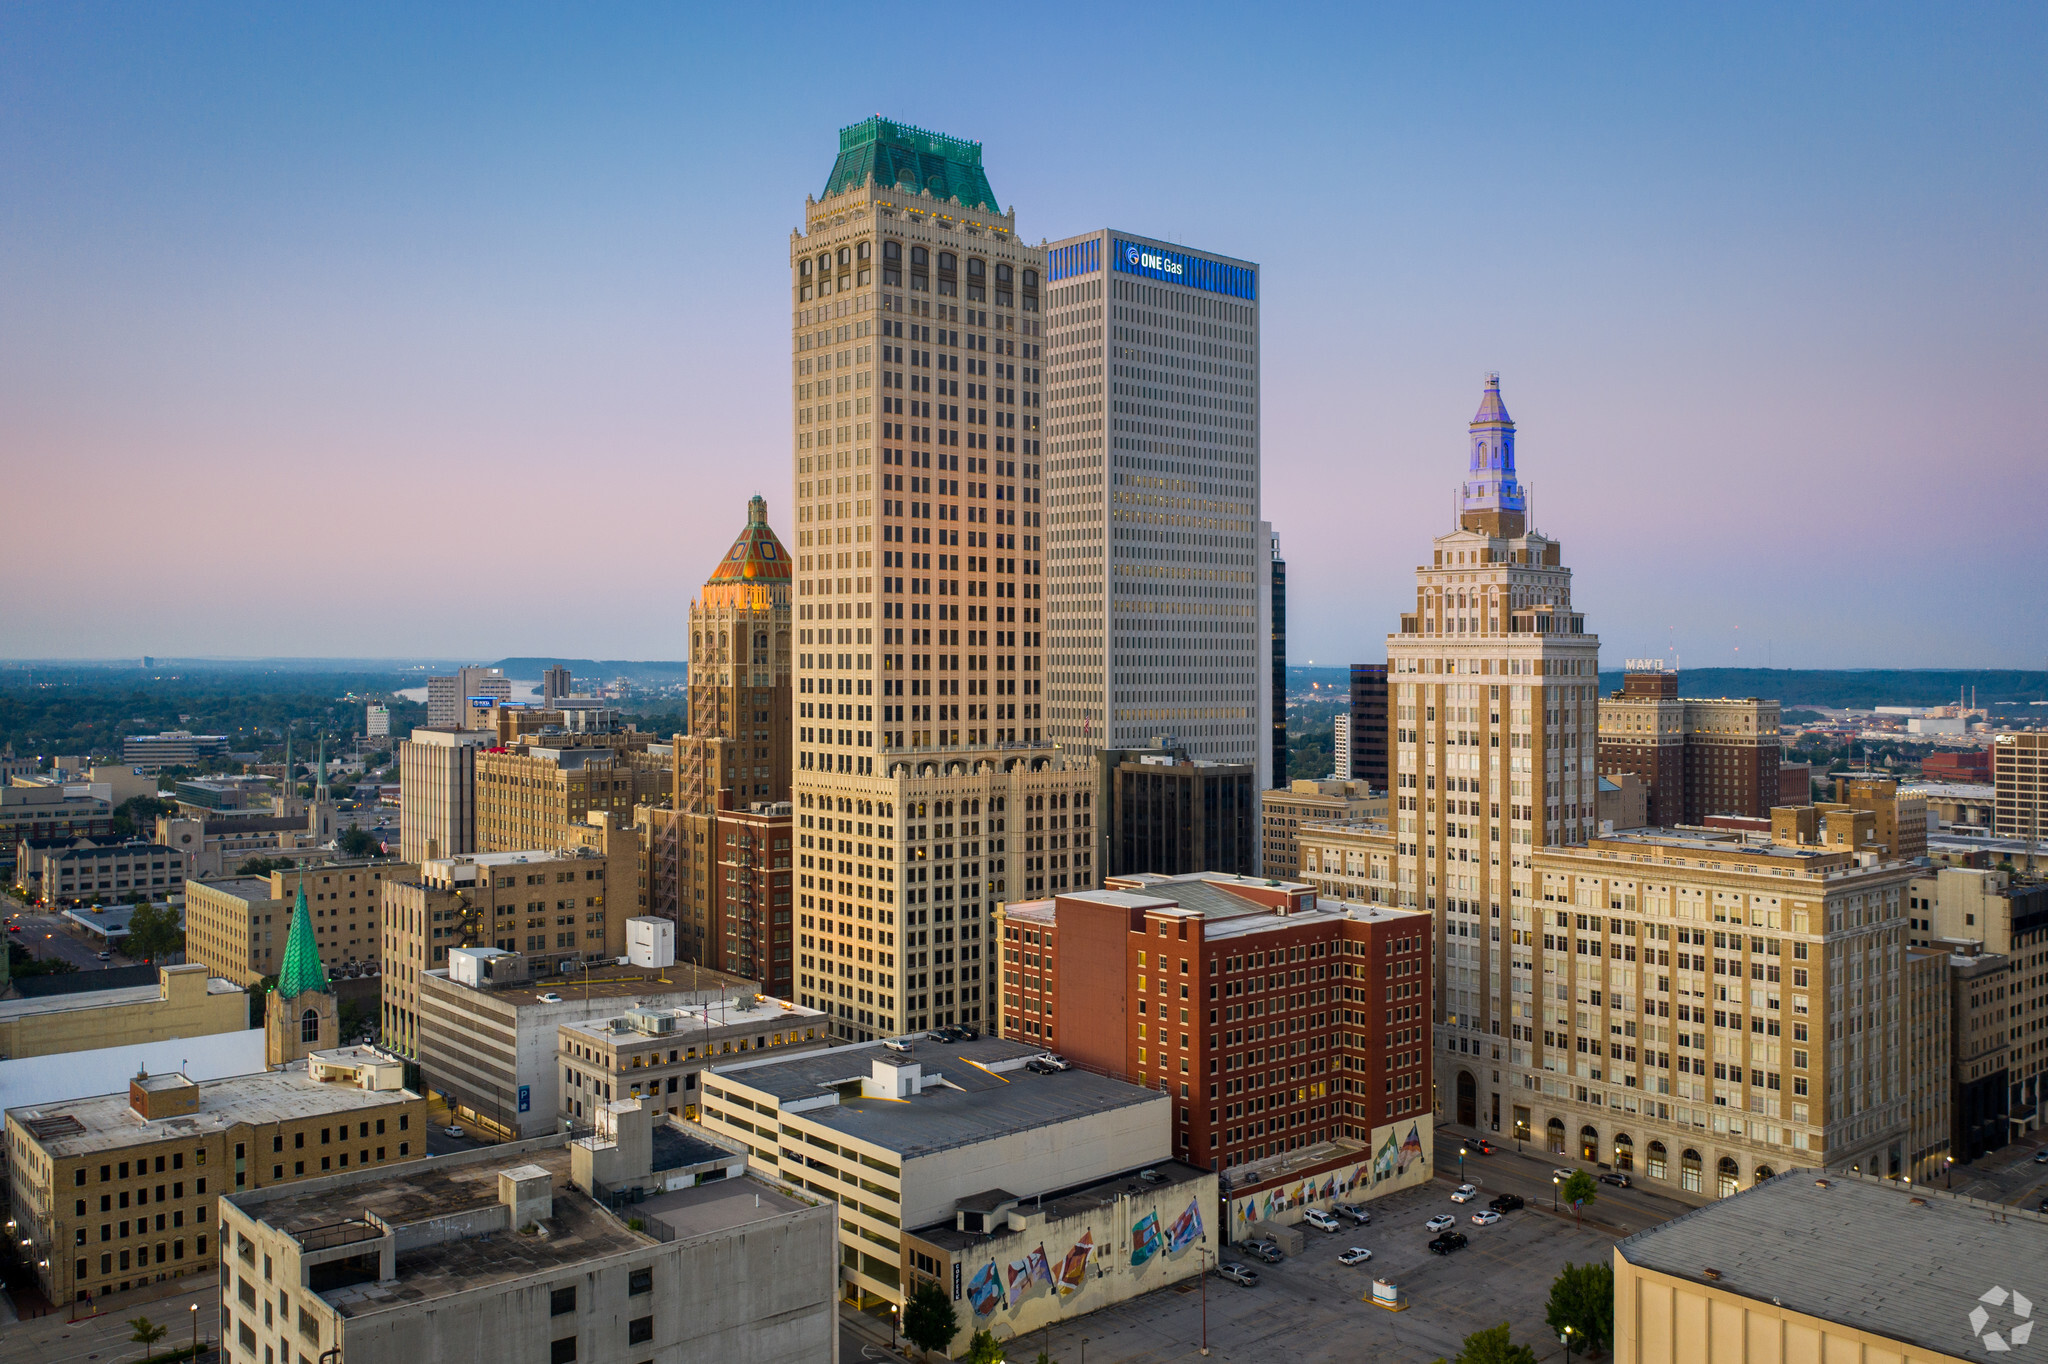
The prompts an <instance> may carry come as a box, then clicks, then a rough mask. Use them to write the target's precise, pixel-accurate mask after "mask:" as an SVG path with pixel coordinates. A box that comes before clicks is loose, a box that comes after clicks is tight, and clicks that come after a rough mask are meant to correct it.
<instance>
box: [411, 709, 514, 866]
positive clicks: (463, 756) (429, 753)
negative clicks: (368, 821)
mask: <svg viewBox="0 0 2048 1364" xmlns="http://www.w3.org/2000/svg"><path fill="white" fill-rule="evenodd" d="M495 738H496V735H495V734H494V733H492V732H491V731H488V730H481V729H455V728H452V727H451V728H445V729H444V728H434V729H416V730H414V731H413V732H412V737H411V738H409V739H406V740H404V741H403V742H402V743H400V744H399V745H398V785H399V790H400V792H401V794H400V797H399V804H398V855H399V856H400V857H402V858H404V859H405V860H406V861H408V862H414V863H418V862H423V861H425V860H426V859H428V858H430V857H457V856H460V855H461V854H463V853H467V852H474V851H476V846H477V843H476V751H477V749H479V748H481V747H483V746H485V745H487V744H490V743H492V742H493V741H494V740H495Z"/></svg>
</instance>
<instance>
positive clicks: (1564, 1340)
mask: <svg viewBox="0 0 2048 1364" xmlns="http://www.w3.org/2000/svg"><path fill="white" fill-rule="evenodd" d="M1572 1335H1573V1331H1572V1328H1571V1327H1569V1326H1567V1327H1565V1328H1564V1329H1563V1330H1562V1331H1559V1332H1558V1333H1557V1339H1558V1342H1559V1343H1560V1344H1561V1345H1563V1346H1564V1358H1565V1364H1571V1358H1572Z"/></svg>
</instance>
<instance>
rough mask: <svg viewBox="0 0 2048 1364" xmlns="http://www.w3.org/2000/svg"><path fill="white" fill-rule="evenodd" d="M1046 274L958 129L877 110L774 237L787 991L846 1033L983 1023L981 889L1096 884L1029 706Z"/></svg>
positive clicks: (1078, 764) (1038, 557)
mask: <svg viewBox="0 0 2048 1364" xmlns="http://www.w3.org/2000/svg"><path fill="white" fill-rule="evenodd" d="M1044 281H1045V253H1044V250H1043V249H1042V248H1040V247H1035V246H1031V245H1028V244H1026V243H1025V242H1023V241H1020V240H1019V239H1018V237H1017V232H1016V217H1015V213H1014V211H1011V212H1005V211H1003V210H1002V209H1001V208H1000V207H998V205H997V203H996V198H995V194H994V191H993V190H991V189H990V187H989V182H988V177H987V175H986V173H985V172H984V171H983V169H982V164H981V147H980V145H979V144H977V143H973V142H966V141H962V140H961V139H958V138H953V137H947V136H944V135H941V134H938V133H932V132H926V131H924V130H922V129H917V128H911V127H908V126H905V125H902V124H898V123H894V122H891V121H890V120H888V119H884V118H879V117H877V118H871V119H868V120H866V121H864V122H861V123H858V124H855V125H853V126H852V127H849V128H845V129H842V130H841V131H840V134H839V156H838V159H837V160H836V161H835V162H834V163H833V166H832V171H831V174H830V176H829V178H828V179H827V181H826V185H825V192H824V194H823V196H822V197H819V198H812V199H810V200H808V201H807V202H806V205H805V211H804V222H803V226H802V227H801V228H800V229H799V230H798V231H796V232H795V233H794V234H792V236H791V239H790V303H791V313H790V315H791V332H792V335H791V376H790V381H791V404H792V411H793V415H794V418H795V421H794V447H795V448H794V451H793V457H794V464H795V481H796V493H797V500H796V507H797V510H796V544H795V546H794V547H793V549H792V553H793V554H794V555H795V556H796V578H795V587H796V591H795V615H796V620H795V631H796V636H797V639H796V646H795V647H796V655H797V669H796V692H795V697H794V700H795V705H796V718H795V722H794V723H795V727H796V764H795V770H794V776H793V785H794V787H795V791H794V797H795V799H794V805H795V815H796V822H797V868H796V870H797V887H796V897H797V906H796V912H797V936H798V942H797V972H796V974H797V984H796V993H797V996H798V998H799V1000H800V1001H801V1002H803V1003H805V1004H807V1005H811V1006H813V1007H817V1008H820V1009H824V1010H827V1011H829V1012H831V1013H832V1014H833V1015H834V1018H835V1026H836V1030H837V1032H838V1035H839V1036H841V1037H843V1038H870V1037H876V1036H886V1035H888V1034H891V1033H896V1032H903V1031H908V1030H910V1029H913V1028H924V1027H931V1026H936V1025H939V1024H944V1023H955V1024H969V1025H975V1024H980V1025H983V1026H985V1025H986V1023H987V1020H988V1019H989V1018H990V1016H991V1014H990V1010H991V1006H992V997H991V995H990V993H989V989H990V976H989V973H988V969H987V964H988V962H989V960H990V957H991V954H990V952H989V940H988V929H989V923H990V916H991V914H992V913H993V911H994V909H995V907H996V905H997V903H998V902H999V901H1002V900H1006V899H1011V898H1018V897H1021V896H1025V895H1045V894H1051V893H1054V892H1056V891H1058V890H1061V889H1078V888H1085V887H1088V886H1092V885H1093V884H1094V883H1095V879H1096V876H1097V874H1098V871H1097V868H1096V867H1095V866H1094V865H1093V862H1094V854H1093V852H1092V845H1093V841H1094V839H1093V826H1094V815H1095V811H1094V810H1093V808H1092V806H1093V800H1094V776H1093V772H1092V770H1091V769H1090V767H1089V766H1088V764H1087V763H1086V762H1084V761H1083V760H1081V759H1080V758H1079V757H1078V756H1077V757H1075V758H1073V759H1071V760H1070V759H1069V758H1068V757H1067V756H1066V755H1064V754H1063V753H1061V752H1060V751H1058V750H1057V749H1056V748H1054V747H1053V746H1052V737H1051V735H1050V733H1049V732H1048V730H1047V717H1046V714H1045V706H1046V700H1047V699H1046V695H1045V681H1046V673H1047V667H1046V634H1045V631H1046V623H1045V620H1044V612H1045V608H1046V592H1045V583H1046V574H1045V555H1046V542H1045V536H1046V527H1045V506H1046V504H1045V499H1044V490H1045V480H1044V473H1045V466H1044V460H1045V440H1046V435H1045V429H1044V424H1043V418H1044V415H1045V410H1046V409H1045V404H1044V401H1043V395H1044V392H1045V388H1044V384H1043V379H1044V374H1045V370H1044V365H1045V362H1046V359H1045V346H1046V325H1045V311H1044V303H1045V288H1044Z"/></svg>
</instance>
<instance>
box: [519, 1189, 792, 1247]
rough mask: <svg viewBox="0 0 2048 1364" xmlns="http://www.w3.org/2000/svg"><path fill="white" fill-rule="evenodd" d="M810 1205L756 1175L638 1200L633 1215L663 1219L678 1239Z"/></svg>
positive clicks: (704, 1233)
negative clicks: (781, 1191) (762, 1180)
mask: <svg viewBox="0 0 2048 1364" xmlns="http://www.w3.org/2000/svg"><path fill="white" fill-rule="evenodd" d="M556 1197H557V1198H558V1199H559V1198H560V1197H561V1195H560V1194H557V1195H556ZM808 1206H809V1205H808V1204H805V1203H801V1202H798V1201H797V1200H796V1199H794V1198H791V1197H789V1196H788V1195H786V1194H783V1193H780V1192H778V1191H777V1190H775V1189H773V1188H770V1187H769V1186H768V1185H766V1184H764V1183H762V1182H761V1181H759V1180H756V1179H747V1178H734V1179H714V1180H712V1181H711V1182H710V1183H708V1184H699V1185H698V1186H697V1187H696V1188H694V1189H678V1190H676V1191H675V1192H674V1193H665V1194H657V1195H656V1196H654V1197H653V1198H650V1199H647V1200H646V1201H644V1202H641V1203H636V1204H634V1205H633V1215H634V1216H636V1217H646V1218H651V1219H652V1220H654V1221H657V1222H660V1223H662V1224H664V1225H665V1226H667V1227H668V1228H669V1229H670V1230H671V1231H673V1232H675V1234H676V1239H677V1240H684V1239H687V1238H689V1237H692V1236H708V1235H710V1234H712V1233H713V1232H720V1231H731V1230H733V1229H735V1228H737V1227H744V1226H747V1225H748V1224H750V1223H753V1222H765V1221H767V1220H768V1219H769V1218H771V1217H783V1216H786V1215H788V1214H789V1213H793V1212H802V1211H803V1210H804V1209H805V1208H806V1207H808Z"/></svg>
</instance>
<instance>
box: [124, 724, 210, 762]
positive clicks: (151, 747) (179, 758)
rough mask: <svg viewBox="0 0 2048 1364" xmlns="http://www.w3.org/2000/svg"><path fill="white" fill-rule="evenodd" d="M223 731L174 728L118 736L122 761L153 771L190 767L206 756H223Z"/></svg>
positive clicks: (206, 757)
mask: <svg viewBox="0 0 2048 1364" xmlns="http://www.w3.org/2000/svg"><path fill="white" fill-rule="evenodd" d="M227 752H228V736H227V735H225V734H194V733H192V732H191V731H190V730H185V729H173V730H168V731H166V732H165V733H162V734H130V735H129V736H128V737H127V738H125V739H123V740H121V761H123V762H125V763H128V764H130V765H132V766H135V767H139V768H142V769H143V770H145V771H148V772H154V771H156V770H157V769H158V768H160V767H192V766H195V765H196V764H198V763H200V762H203V761H204V760H206V759H208V758H224V757H226V756H227Z"/></svg>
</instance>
